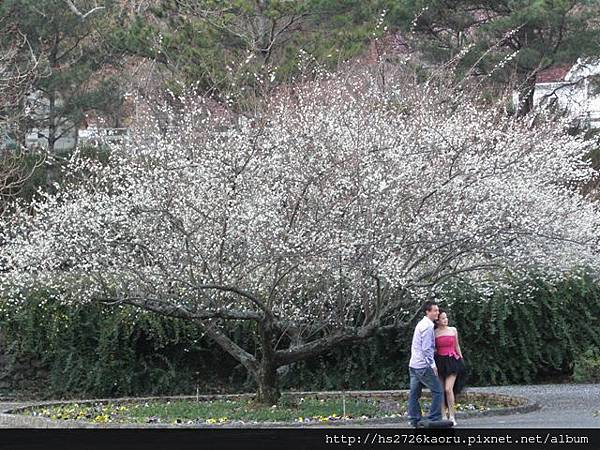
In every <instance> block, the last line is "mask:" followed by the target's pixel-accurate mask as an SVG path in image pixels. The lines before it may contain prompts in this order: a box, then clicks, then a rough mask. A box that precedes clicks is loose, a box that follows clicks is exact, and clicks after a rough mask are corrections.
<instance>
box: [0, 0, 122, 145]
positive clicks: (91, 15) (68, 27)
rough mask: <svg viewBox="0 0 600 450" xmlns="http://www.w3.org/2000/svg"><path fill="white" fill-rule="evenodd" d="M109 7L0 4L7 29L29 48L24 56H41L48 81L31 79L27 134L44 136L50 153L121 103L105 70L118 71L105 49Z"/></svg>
mask: <svg viewBox="0 0 600 450" xmlns="http://www.w3.org/2000/svg"><path fill="white" fill-rule="evenodd" d="M110 6H111V2H109V1H108V0H107V1H105V2H102V4H101V5H99V4H98V2H96V1H92V0H78V1H75V0H44V1H36V0H19V1H16V0H7V1H4V2H2V4H0V17H5V25H6V26H7V27H13V28H14V29H18V30H19V32H20V33H21V34H22V35H23V36H25V37H26V38H27V41H28V43H29V46H28V47H27V48H23V49H22V51H24V52H26V53H29V52H30V51H31V52H33V54H35V55H41V56H42V59H41V60H40V66H43V69H44V70H45V71H46V76H44V77H41V78H38V79H35V80H34V82H33V83H32V85H31V91H30V94H31V95H30V98H29V101H30V102H31V103H32V104H31V105H30V108H31V114H30V115H29V116H28V119H29V122H28V123H27V124H26V125H25V127H27V128H38V129H39V130H40V131H42V130H47V131H46V134H45V135H44V136H43V137H44V138H45V139H47V142H48V149H49V151H50V152H52V151H53V150H54V147H55V144H56V142H57V141H58V140H59V139H60V138H61V137H63V136H65V135H67V134H68V133H70V132H71V131H72V130H73V129H74V128H76V127H78V126H79V125H80V124H81V122H82V120H83V119H84V117H85V113H86V112H89V111H91V110H100V111H102V110H106V109H110V107H111V105H113V104H114V103H115V102H119V101H121V93H120V90H119V89H118V88H117V87H116V83H115V79H114V78H113V77H112V76H111V75H112V74H110V71H108V70H106V69H107V68H108V67H114V66H116V65H118V62H119V61H118V59H117V58H116V55H115V54H114V53H113V52H112V49H110V48H109V47H107V46H106V45H105V37H106V36H105V34H106V33H107V32H108V31H107V30H106V29H104V28H103V27H104V26H106V25H107V24H108V23H109V22H108V17H109V12H110Z"/></svg>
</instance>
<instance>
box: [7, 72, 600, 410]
mask: <svg viewBox="0 0 600 450" xmlns="http://www.w3.org/2000/svg"><path fill="white" fill-rule="evenodd" d="M387 86H388V87H387V88H386V90H385V91H384V90H381V88H378V87H377V86H376V83H375V82H374V80H373V79H372V78H370V77H368V76H358V75H356V76H339V77H336V76H330V77H327V78H324V79H321V80H319V81H316V82H313V83H311V84H306V85H304V86H300V87H288V89H287V90H285V91H284V90H281V91H280V92H279V94H278V95H277V96H276V97H273V98H271V99H270V100H267V101H266V102H265V104H264V105H263V107H262V108H261V109H260V113H259V114H257V115H256V117H255V118H254V119H247V118H241V117H233V116H230V115H227V114H226V113H225V112H222V111H221V112H220V113H219V114H215V113H214V111H213V113H209V110H210V108H208V106H207V105H208V104H204V103H202V102H199V101H198V100H194V99H195V98H196V97H194V96H190V97H188V98H185V97H182V98H180V99H179V100H180V101H181V103H182V104H183V105H184V108H183V110H182V111H180V112H178V113H177V114H175V113H173V122H172V124H171V125H172V126H171V127H165V126H164V124H158V123H157V124H156V126H150V125H151V124H148V125H147V127H146V128H145V129H144V130H139V132H138V133H137V135H136V134H135V133H134V136H133V138H132V141H131V142H129V143H128V144H127V145H125V146H124V147H122V148H117V147H115V148H114V149H113V151H112V154H111V155H110V158H109V161H108V162H107V163H106V164H101V163H98V162H94V161H90V160H86V159H84V158H77V157H75V158H74V159H73V161H72V164H71V167H70V171H71V174H72V175H73V177H74V181H73V182H72V183H70V184H66V185H64V186H63V187H62V189H61V190H60V191H59V192H58V193H57V194H56V195H47V196H46V198H45V201H43V202H38V203H35V204H33V205H29V207H30V208H32V209H33V211H34V214H30V213H29V212H28V211H27V209H25V208H24V209H23V210H22V211H21V212H20V213H19V214H17V215H16V216H15V217H13V218H12V219H13V226H12V227H10V231H6V230H9V228H7V227H3V229H4V230H5V232H4V236H3V239H4V240H5V241H6V242H7V244H6V245H5V246H4V247H3V248H2V260H1V261H2V262H3V266H4V267H3V268H2V270H3V272H4V273H3V274H2V279H1V280H2V281H1V286H2V288H3V289H2V294H3V295H4V296H5V297H8V298H11V299H12V301H13V302H14V305H15V307H18V304H19V302H21V301H22V299H23V298H25V297H26V296H27V295H29V294H31V293H32V292H34V291H38V290H41V291H42V292H45V293H49V294H48V295H50V297H49V298H52V299H56V301H62V302H66V303H68V304H73V305H74V304H79V303H85V302H96V301H99V302H107V303H112V304H114V305H122V304H128V305H134V306H135V307H139V308H140V309H143V310H148V311H153V312H155V313H157V314H163V315H168V316H174V317H179V318H182V319H185V320H190V321H194V322H195V323H197V324H198V326H199V327H201V328H202V329H203V330H205V332H206V333H207V335H208V336H210V337H211V338H212V339H214V340H215V341H216V342H217V343H218V344H219V345H220V346H221V347H222V348H223V350H224V351H226V352H228V353H229V354H230V355H232V356H233V357H234V358H235V359H237V360H238V361H239V362H240V363H241V364H242V365H243V366H244V367H245V368H246V369H247V370H248V372H249V373H250V374H251V376H252V377H254V379H255V380H256V383H257V385H258V396H257V398H258V400H259V401H261V402H264V403H275V402H277V400H278V398H279V396H280V390H279V385H278V372H277V368H279V367H281V366H284V365H289V364H291V363H294V362H297V361H301V360H303V359H305V358H309V357H313V356H315V355H318V354H321V353H325V352H327V351H328V350H330V349H332V348H333V347H335V346H340V345H347V344H350V343H354V342H358V341H362V340H366V339H368V338H369V337H370V336H373V335H374V334H375V333H376V332H377V331H378V330H385V329H389V328H393V327H403V326H407V324H409V323H410V320H411V319H412V317H414V313H415V311H416V310H417V308H418V304H419V303H420V302H421V301H422V300H423V299H425V298H426V297H427V295H428V293H431V292H432V290H435V289H436V288H437V287H439V286H441V285H443V283H444V282H446V281H448V280H452V279H455V278H457V277H461V278H463V279H470V280H473V281H474V282H481V283H483V284H485V283H501V282H502V280H503V279H504V278H505V277H506V276H508V275H511V276H515V275H517V276H521V275H522V276H526V274H527V273H530V271H536V272H542V273H544V274H545V275H546V276H547V277H549V278H551V277H560V276H562V275H563V274H565V273H567V272H570V271H573V270H575V269H578V268H583V267H585V268H588V269H591V270H597V267H598V259H597V250H598V236H600V234H599V233H598V232H599V231H600V213H599V211H598V207H597V205H596V204H594V203H593V202H592V201H591V200H589V199H587V198H586V197H584V196H583V195H582V194H581V193H580V191H578V190H577V189H576V186H578V185H579V184H580V183H585V182H588V181H589V180H590V179H591V178H593V177H594V176H595V173H594V172H593V170H592V169H591V168H590V166H589V164H587V163H586V162H584V161H585V160H584V159H583V155H584V154H585V152H586V151H587V148H586V144H585V143H584V142H583V141H581V140H578V139H576V138H574V137H572V136H568V135H566V134H565V133H563V132H562V131H561V129H560V127H559V126H557V125H556V124H555V123H554V124H552V123H547V124H541V125H538V126H537V127H535V128H531V127H528V126H527V124H525V123H523V122H522V121H518V120H515V119H511V118H508V117H505V116H502V115H498V114H496V113H495V112H494V111H493V110H490V109H487V110H483V109H481V108H479V107H478V106H477V105H476V104H475V103H473V102H470V101H468V100H465V99H464V98H462V97H456V96H455V97H449V95H454V94H453V93H452V92H449V91H448V90H447V89H446V88H445V87H444V85H443V84H441V83H435V82H430V83H427V84H422V85H414V84H411V83H410V82H408V81H406V80H404V82H401V83H398V84H396V85H394V84H393V83H391V82H390V83H389V84H388V85H387ZM159 125H160V126H159ZM526 300H527V299H525V301H526ZM228 321H251V322H253V323H255V325H256V326H255V327H253V329H254V330H255V332H256V342H257V344H258V345H256V348H254V347H253V348H242V347H240V346H239V345H238V344H237V343H236V342H234V341H233V340H231V338H230V337H228V336H227V334H226V333H224V332H223V330H224V324H226V323H227V322H228ZM407 345H408V343H407Z"/></svg>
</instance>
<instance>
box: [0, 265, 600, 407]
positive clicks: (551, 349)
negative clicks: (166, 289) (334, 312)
mask: <svg viewBox="0 0 600 450" xmlns="http://www.w3.org/2000/svg"><path fill="white" fill-rule="evenodd" d="M441 306H442V308H445V309H447V311H448V316H449V319H450V325H451V326H456V327H457V329H458V330H459V338H460V344H461V349H462V351H463V354H464V356H465V363H466V365H467V368H468V371H469V380H468V385H471V386H476V385H501V384H519V383H535V382H544V381H548V380H553V381H556V380H565V379H567V378H568V377H570V376H571V375H572V374H573V373H575V377H576V379H577V380H582V381H583V380H584V378H582V377H587V378H585V380H594V379H595V380H597V377H598V367H599V366H598V358H597V353H595V354H592V353H589V352H588V353H585V352H586V351H587V350H589V349H590V348H591V347H596V348H600V286H599V285H598V284H596V283H594V282H593V281H592V280H591V279H589V278H587V277H585V276H581V277H579V276H574V277H572V278H570V279H569V280H566V281H564V282H561V283H556V284H554V285H550V284H547V283H543V282H540V281H539V280H536V279H533V280H520V281H515V283H514V284H513V285H512V286H511V287H510V288H505V289H499V290H497V291H495V292H494V293H493V295H491V296H490V297H486V298H483V297H482V296H481V294H480V293H478V291H477V290H475V289H474V288H473V287H472V286H467V285H464V284H457V285H454V286H452V287H451V288H449V289H448V290H447V291H446V292H445V294H444V295H443V300H442V301H441ZM252 326H253V324H250V323H245V322H239V323H232V324H230V327H229V336H230V337H231V338H232V339H234V340H235V341H236V342H237V343H238V344H239V345H241V346H242V347H244V348H248V349H251V350H252V349H253V346H255V345H256V343H255V342H254V338H253V334H252V332H251V331H252V330H251V327H252ZM412 326H414V323H413V324H411V326H410V327H408V328H406V329H402V330H398V331H397V332H388V333H380V334H378V335H376V336H375V337H374V338H373V339H371V340H369V341H368V342H366V343H364V344H356V345H352V346H350V347H344V348H338V349H336V350H334V351H332V352H330V353H329V354H327V355H323V356H320V357H317V358H311V359H308V360H306V361H303V362H300V363H295V364H293V365H291V366H289V367H287V368H284V369H285V370H283V371H282V375H281V385H282V388H283V389H302V390H311V389H315V390H321V389H322V390H339V389H357V390H358V389H401V388H406V387H407V385H408V369H407V366H408V359H409V357H410V355H409V352H410V341H411V337H412V331H413V328H412ZM0 327H1V329H2V331H3V334H4V340H5V342H6V344H5V352H6V353H7V355H8V357H9V361H10V363H9V368H8V369H9V371H12V372H11V373H13V374H18V373H21V375H22V376H21V377H20V378H19V377H17V378H15V382H14V384H15V386H14V387H15V388H28V389H31V388H32V385H31V383H30V384H28V383H26V380H25V379H26V378H31V376H29V374H26V376H24V375H23V372H24V371H28V370H31V369H26V368H30V367H31V366H32V362H33V366H34V367H35V366H37V367H38V368H37V369H36V370H35V371H34V372H35V374H37V379H35V380H34V386H37V388H38V390H40V391H41V390H42V389H43V393H40V394H39V395H42V396H45V397H56V396H64V397H82V396H83V397H91V396H97V397H111V396H125V395H149V394H194V393H195V392H196V387H198V388H199V389H200V392H207V391H211V390H218V391H228V392H240V391H252V390H253V389H254V386H253V381H252V380H251V379H249V378H248V375H247V373H246V371H245V370H244V369H243V367H241V366H240V365H238V364H237V363H236V362H235V361H234V360H232V359H231V358H230V357H229V356H228V355H226V354H225V353H224V352H223V351H222V350H220V348H219V347H218V346H217V345H216V344H215V343H213V342H211V341H207V340H206V339H205V338H204V336H203V334H202V332H201V331H200V329H199V328H198V327H197V326H196V324H195V323H194V322H186V321H181V320H177V319H172V318H167V317H161V316H158V315H155V314H152V313H148V312H143V311H138V310H135V309H132V308H130V307H114V306H101V305H80V306H67V305H59V304H57V303H56V302H55V301H53V300H52V298H51V296H47V297H44V298H35V299H34V298H31V299H29V301H28V302H27V303H26V304H25V305H24V306H23V307H20V308H17V309H13V308H10V307H9V306H8V305H5V306H4V307H3V308H2V314H1V316H0ZM581 355H584V356H583V357H581ZM574 367H575V372H574ZM28 373H29V372H28ZM593 377H596V378H593ZM596 382H597V381H596Z"/></svg>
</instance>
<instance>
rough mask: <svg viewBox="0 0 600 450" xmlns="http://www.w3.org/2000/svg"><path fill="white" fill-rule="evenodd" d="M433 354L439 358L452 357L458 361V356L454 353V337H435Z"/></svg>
mask: <svg viewBox="0 0 600 450" xmlns="http://www.w3.org/2000/svg"><path fill="white" fill-rule="evenodd" d="M435 352H436V353H437V354H438V355H440V356H454V357H455V358H456V359H460V355H459V354H458V353H457V352H456V336H451V335H446V336H438V337H436V338H435Z"/></svg>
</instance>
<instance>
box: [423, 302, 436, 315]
mask: <svg viewBox="0 0 600 450" xmlns="http://www.w3.org/2000/svg"><path fill="white" fill-rule="evenodd" d="M435 305H437V303H436V302H434V301H432V300H427V301H426V302H425V303H423V308H422V309H423V314H425V313H427V312H429V311H431V308H433V307H434V306H435Z"/></svg>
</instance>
